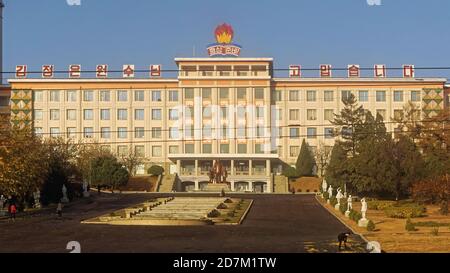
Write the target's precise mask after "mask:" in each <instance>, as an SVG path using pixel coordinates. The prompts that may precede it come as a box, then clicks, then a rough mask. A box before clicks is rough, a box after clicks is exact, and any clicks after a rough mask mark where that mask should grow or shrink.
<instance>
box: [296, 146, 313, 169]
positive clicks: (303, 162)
mask: <svg viewBox="0 0 450 273" xmlns="http://www.w3.org/2000/svg"><path fill="white" fill-rule="evenodd" d="M295 166H296V169H297V174H298V175H299V176H313V168H314V166H315V162H314V157H313V156H312V155H311V151H310V149H309V147H308V144H307V143H306V141H305V139H303V142H302V147H301V148H300V153H299V155H298V158H297V163H296V164H295Z"/></svg>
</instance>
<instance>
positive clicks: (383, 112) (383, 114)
mask: <svg viewBox="0 0 450 273" xmlns="http://www.w3.org/2000/svg"><path fill="white" fill-rule="evenodd" d="M377 115H380V116H381V117H382V118H383V120H386V110H385V109H377Z"/></svg>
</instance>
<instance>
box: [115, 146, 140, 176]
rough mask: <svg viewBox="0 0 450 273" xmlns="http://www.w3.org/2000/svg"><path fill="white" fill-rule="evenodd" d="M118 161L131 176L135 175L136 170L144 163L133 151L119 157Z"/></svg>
mask: <svg viewBox="0 0 450 273" xmlns="http://www.w3.org/2000/svg"><path fill="white" fill-rule="evenodd" d="M119 160H120V162H121V163H122V164H123V166H125V168H126V169H127V170H128V173H129V174H130V175H132V176H133V175H135V174H136V168H137V167H138V166H139V165H141V164H142V163H143V162H144V159H143V158H142V156H141V155H139V154H137V153H136V152H135V151H134V150H133V149H131V150H130V151H129V152H128V153H126V154H123V155H120V156H119Z"/></svg>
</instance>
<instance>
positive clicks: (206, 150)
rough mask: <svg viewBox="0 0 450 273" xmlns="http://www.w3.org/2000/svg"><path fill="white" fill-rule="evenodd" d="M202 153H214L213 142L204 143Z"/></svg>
mask: <svg viewBox="0 0 450 273" xmlns="http://www.w3.org/2000/svg"><path fill="white" fill-rule="evenodd" d="M202 153H204V154H210V153H212V144H209V143H204V144H203V145H202Z"/></svg>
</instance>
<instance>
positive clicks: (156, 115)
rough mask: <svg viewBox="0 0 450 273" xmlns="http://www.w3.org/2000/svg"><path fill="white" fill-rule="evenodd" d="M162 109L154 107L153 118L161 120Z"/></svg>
mask: <svg viewBox="0 0 450 273" xmlns="http://www.w3.org/2000/svg"><path fill="white" fill-rule="evenodd" d="M161 119H162V117H161V109H152V120H161Z"/></svg>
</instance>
